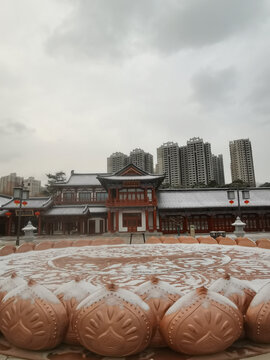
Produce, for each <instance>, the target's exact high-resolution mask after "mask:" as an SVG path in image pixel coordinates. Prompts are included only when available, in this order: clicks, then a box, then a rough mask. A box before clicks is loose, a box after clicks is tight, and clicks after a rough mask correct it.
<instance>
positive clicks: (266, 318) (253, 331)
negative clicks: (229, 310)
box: [246, 283, 270, 343]
mask: <svg viewBox="0 0 270 360" xmlns="http://www.w3.org/2000/svg"><path fill="white" fill-rule="evenodd" d="M246 333H247V336H248V337H249V338H250V339H251V340H253V341H255V342H260V343H270V283H268V284H266V285H265V286H264V287H263V288H262V289H261V290H260V291H259V292H258V294H257V295H256V296H255V297H254V299H253V300H252V302H251V303H250V306H249V308H248V310H247V313H246Z"/></svg>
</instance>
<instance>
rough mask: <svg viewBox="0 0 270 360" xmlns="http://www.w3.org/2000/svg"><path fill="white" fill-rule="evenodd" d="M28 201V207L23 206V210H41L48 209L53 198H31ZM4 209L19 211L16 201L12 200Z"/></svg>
mask: <svg viewBox="0 0 270 360" xmlns="http://www.w3.org/2000/svg"><path fill="white" fill-rule="evenodd" d="M26 201H27V205H23V209H41V208H43V209H44V208H46V207H48V206H49V205H50V204H51V203H52V198H51V197H36V198H30V199H28V200H26ZM3 209H18V205H16V204H15V203H14V199H11V200H10V201H9V202H8V203H7V204H5V206H3Z"/></svg>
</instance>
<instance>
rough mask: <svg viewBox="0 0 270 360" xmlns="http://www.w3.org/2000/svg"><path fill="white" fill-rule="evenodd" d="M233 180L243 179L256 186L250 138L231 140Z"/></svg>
mask: <svg viewBox="0 0 270 360" xmlns="http://www.w3.org/2000/svg"><path fill="white" fill-rule="evenodd" d="M229 146H230V156H231V174H232V181H235V180H242V181H244V182H245V183H247V184H249V185H250V186H256V181H255V173H254V164H253V156H252V148H251V142H250V140H249V139H239V140H233V141H230V144H229Z"/></svg>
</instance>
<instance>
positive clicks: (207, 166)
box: [186, 137, 214, 186]
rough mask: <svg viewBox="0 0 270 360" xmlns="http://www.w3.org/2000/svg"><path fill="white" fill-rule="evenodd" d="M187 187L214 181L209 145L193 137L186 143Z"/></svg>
mask: <svg viewBox="0 0 270 360" xmlns="http://www.w3.org/2000/svg"><path fill="white" fill-rule="evenodd" d="M186 171H187V173H188V186H193V185H196V184H205V185H207V184H208V183H209V182H211V181H212V180H214V172H213V164H212V152H211V144H209V143H204V142H203V139H201V138H199V137H194V138H192V139H190V140H189V141H188V142H187V169H186Z"/></svg>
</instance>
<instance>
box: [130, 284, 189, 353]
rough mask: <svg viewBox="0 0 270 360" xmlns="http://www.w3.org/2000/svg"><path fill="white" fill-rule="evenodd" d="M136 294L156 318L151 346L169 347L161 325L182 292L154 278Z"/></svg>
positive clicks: (139, 288)
mask: <svg viewBox="0 0 270 360" xmlns="http://www.w3.org/2000/svg"><path fill="white" fill-rule="evenodd" d="M136 293H137V294H138V295H139V296H140V297H141V298H142V299H143V300H144V301H145V302H146V303H147V304H148V305H149V306H150V309H151V310H152V313H153V314H154V316H155V327H154V329H153V336H152V339H151V343H150V346H152V347H164V346H167V344H166V342H165V340H164V339H163V336H162V334H161V333H160V329H159V324H160V321H161V319H162V318H163V316H164V314H165V313H166V311H167V310H168V309H169V307H170V306H172V305H173V304H174V302H175V301H176V300H178V299H179V298H180V297H181V296H182V294H181V292H180V291H179V290H178V289H177V288H176V287H174V286H171V285H169V284H168V283H166V282H164V281H160V280H159V279H157V278H156V277H152V278H151V279H150V281H147V282H145V283H144V284H142V285H141V286H139V287H138V288H137V289H136Z"/></svg>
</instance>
